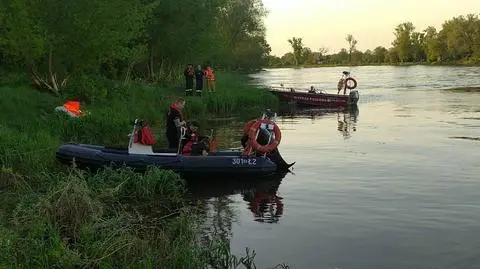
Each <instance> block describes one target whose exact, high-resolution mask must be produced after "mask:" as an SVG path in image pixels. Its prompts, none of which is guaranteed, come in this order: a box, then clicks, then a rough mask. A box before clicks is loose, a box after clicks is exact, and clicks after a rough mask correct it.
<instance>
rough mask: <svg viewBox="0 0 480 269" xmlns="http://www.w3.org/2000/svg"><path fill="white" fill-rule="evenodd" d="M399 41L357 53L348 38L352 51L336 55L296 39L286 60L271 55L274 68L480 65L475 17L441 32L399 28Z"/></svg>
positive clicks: (457, 20)
mask: <svg viewBox="0 0 480 269" xmlns="http://www.w3.org/2000/svg"><path fill="white" fill-rule="evenodd" d="M394 33H395V40H394V41H393V42H392V47H391V48H388V49H387V48H385V47H382V46H378V47H376V48H375V49H374V50H373V51H372V50H366V51H364V52H362V51H359V50H357V44H358V41H357V40H356V39H355V38H354V37H353V36H352V35H347V37H346V39H345V40H346V41H347V42H348V48H343V49H342V50H340V52H338V53H335V54H328V49H326V48H323V47H322V48H320V49H318V50H317V51H312V50H311V49H310V48H308V47H305V46H304V45H303V43H302V38H298V37H294V38H292V39H289V40H288V42H289V43H290V45H291V46H292V49H293V52H289V53H286V54H285V55H283V56H282V57H276V56H269V66H270V67H281V66H296V65H322V64H327V65H328V64H354V65H360V64H399V63H440V64H441V63H444V64H447V63H448V64H480V19H479V18H478V16H477V15H475V14H468V15H467V16H459V17H454V18H452V19H450V20H447V21H445V22H444V23H443V25H442V29H441V30H440V31H437V29H435V27H433V26H429V27H427V28H426V29H425V30H423V31H421V32H417V31H415V26H414V25H413V24H412V23H411V22H405V23H402V24H400V25H398V26H397V27H396V28H395V32H394Z"/></svg>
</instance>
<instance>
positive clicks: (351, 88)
mask: <svg viewBox="0 0 480 269" xmlns="http://www.w3.org/2000/svg"><path fill="white" fill-rule="evenodd" d="M349 80H351V81H353V86H348V81H349ZM356 87H357V81H356V80H355V79H354V78H352V77H348V78H347V79H345V88H347V89H349V90H353V89H355V88H356Z"/></svg>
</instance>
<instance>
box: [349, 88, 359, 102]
mask: <svg viewBox="0 0 480 269" xmlns="http://www.w3.org/2000/svg"><path fill="white" fill-rule="evenodd" d="M358 99H360V94H359V93H358V91H357V90H351V91H350V94H349V95H348V104H349V105H356V104H357V102H358Z"/></svg>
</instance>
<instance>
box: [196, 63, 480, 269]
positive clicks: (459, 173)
mask: <svg viewBox="0 0 480 269" xmlns="http://www.w3.org/2000/svg"><path fill="white" fill-rule="evenodd" d="M343 70H348V71H351V74H352V76H353V77H355V78H356V79H357V81H358V90H359V92H360V101H359V104H358V111H353V112H352V113H342V112H331V113H326V112H324V111H314V110H312V111H306V112H303V113H302V112H301V111H300V112H299V111H295V113H286V114H285V115H284V116H280V117H279V118H278V124H279V127H280V129H281V130H282V142H281V144H280V147H279V149H280V152H281V154H282V155H283V157H284V158H285V159H286V160H287V162H293V161H295V162H296V164H295V165H294V169H293V171H292V173H290V174H288V175H287V176H286V177H285V178H284V179H283V180H282V181H281V182H263V183H258V184H252V185H249V186H231V185H230V183H224V184H223V185H222V184H221V183H219V184H215V185H210V184H209V185H207V186H204V187H203V188H200V189H196V190H195V191H196V192H197V194H199V195H203V196H204V197H206V198H204V199H205V201H207V203H210V204H211V205H212V206H211V207H210V211H211V212H210V213H211V215H212V216H214V215H218V216H223V218H222V221H223V222H224V224H223V225H225V226H227V227H228V230H229V231H230V232H231V238H230V239H231V242H230V245H231V249H232V252H233V253H235V254H239V255H241V254H243V253H245V247H249V248H251V249H254V250H255V252H256V254H257V256H256V257H255V261H256V264H257V267H258V268H269V267H271V266H273V265H276V264H279V263H283V262H285V263H287V264H289V265H290V266H291V268H326V269H334V268H338V269H367V268H368V269H371V268H389V269H396V268H398V269H405V268H421V269H429V268H432V269H433V268H480V253H479V251H478V250H479V249H480V237H477V236H478V235H479V234H478V233H479V232H480V141H478V140H476V139H479V138H480V92H464V91H452V90H445V89H446V88H455V87H473V86H480V68H478V67H477V68H474V67H472V68H466V67H465V68H463V67H427V66H412V67H387V66H385V67H345V68H315V69H272V70H267V71H264V72H260V73H258V74H255V75H253V78H254V81H253V83H255V84H258V85H272V86H278V85H279V84H280V83H283V84H284V85H285V86H295V87H304V88H307V87H309V86H310V85H314V86H315V87H316V88H317V89H325V90H327V91H328V92H332V93H336V89H335V88H336V83H337V81H338V79H339V78H340V76H341V71H343ZM287 114H289V115H287ZM292 114H295V115H292ZM237 130H239V126H236V125H234V126H230V127H228V126H227V127H224V128H223V129H222V130H220V132H219V139H220V140H222V141H223V143H224V144H227V145H228V146H235V147H236V146H239V142H238V140H239V138H240V135H241V134H238V133H236V132H238V131H237ZM220 204H221V206H215V205H220ZM220 211H222V212H223V211H224V212H229V214H224V213H222V212H220Z"/></svg>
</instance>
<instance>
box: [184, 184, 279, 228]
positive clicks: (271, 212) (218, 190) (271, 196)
mask: <svg viewBox="0 0 480 269" xmlns="http://www.w3.org/2000/svg"><path fill="white" fill-rule="evenodd" d="M280 184H281V179H271V180H229V181H226V180H211V181H207V182H205V181H196V180H189V181H187V189H188V195H189V196H191V198H193V199H202V200H207V199H210V198H215V197H224V196H230V195H235V194H240V195H241V196H242V198H243V200H244V201H246V202H247V203H248V208H249V209H250V211H251V212H252V213H253V215H254V220H255V221H258V222H266V223H276V222H278V221H279V218H280V217H281V216H282V214H283V202H282V200H283V198H282V197H279V196H277V191H278V188H279V186H280Z"/></svg>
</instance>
